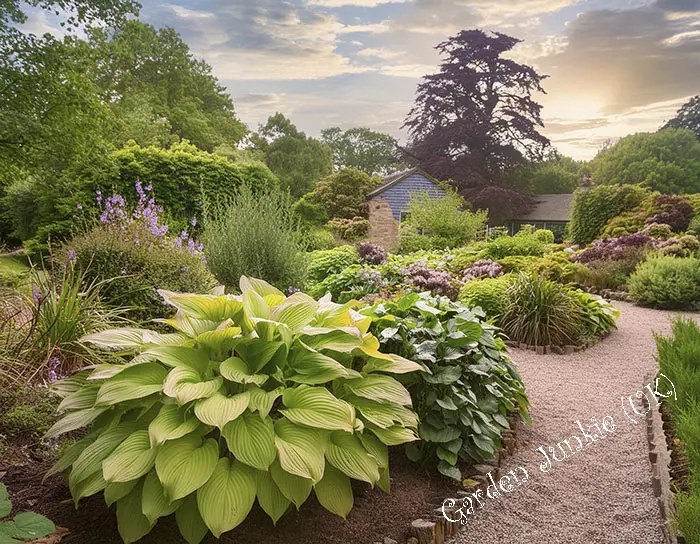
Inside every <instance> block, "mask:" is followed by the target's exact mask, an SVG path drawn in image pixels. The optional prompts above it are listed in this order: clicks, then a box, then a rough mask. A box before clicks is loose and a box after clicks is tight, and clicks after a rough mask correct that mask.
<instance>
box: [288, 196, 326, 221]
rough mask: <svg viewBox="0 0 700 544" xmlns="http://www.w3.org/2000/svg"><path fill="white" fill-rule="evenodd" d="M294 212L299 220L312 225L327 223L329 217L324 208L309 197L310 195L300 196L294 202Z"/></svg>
mask: <svg viewBox="0 0 700 544" xmlns="http://www.w3.org/2000/svg"><path fill="white" fill-rule="evenodd" d="M293 209H294V214H295V215H296V216H297V217H298V218H299V219H300V220H301V222H302V223H305V224H307V225H313V226H321V225H325V224H326V223H328V220H329V219H330V217H328V212H327V211H326V208H325V207H324V206H323V204H321V203H320V202H318V201H317V200H314V199H313V198H311V196H310V195H305V196H303V197H301V198H300V199H299V200H297V201H296V202H295V203H294V206H293Z"/></svg>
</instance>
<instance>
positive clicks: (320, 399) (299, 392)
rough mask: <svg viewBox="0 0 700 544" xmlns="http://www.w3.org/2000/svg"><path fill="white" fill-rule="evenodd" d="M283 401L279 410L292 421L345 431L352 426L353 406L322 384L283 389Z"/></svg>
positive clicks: (353, 417) (352, 427) (353, 425)
mask: <svg viewBox="0 0 700 544" xmlns="http://www.w3.org/2000/svg"><path fill="white" fill-rule="evenodd" d="M282 402H283V403H284V405H285V407H286V409H285V410H280V412H281V413H282V414H284V416H285V417H286V418H287V419H289V420H290V421H292V422H293V423H297V424H299V425H307V426H309V427H316V428H319V429H328V430H341V431H347V432H352V431H353V429H354V428H355V409H354V408H353V407H352V406H351V405H350V404H348V403H347V402H345V401H343V400H340V399H338V398H336V397H335V396H334V395H333V393H331V392H330V391H328V389H326V388H325V387H309V386H307V385H301V386H299V387H296V388H289V389H286V390H285V392H284V394H283V395H282Z"/></svg>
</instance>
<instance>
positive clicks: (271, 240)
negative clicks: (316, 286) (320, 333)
mask: <svg viewBox="0 0 700 544" xmlns="http://www.w3.org/2000/svg"><path fill="white" fill-rule="evenodd" d="M297 226H298V225H297V221H296V219H295V218H294V215H293V213H292V211H291V208H290V202H289V197H288V195H285V194H284V193H281V192H277V191H270V192H261V191H259V192H257V193H255V192H253V190H252V189H251V188H249V187H248V186H243V187H241V188H240V190H239V191H238V192H237V193H236V195H235V196H234V197H232V198H231V199H222V200H220V201H219V202H218V203H216V205H215V206H214V207H213V208H211V209H209V210H207V217H206V222H205V225H204V232H203V233H202V240H203V242H204V246H205V253H206V257H207V263H208V264H209V268H210V269H211V271H212V272H213V273H214V275H215V276H216V278H217V279H218V280H219V281H220V282H221V283H223V284H224V285H226V286H227V287H230V288H235V287H236V286H237V285H238V278H240V277H241V276H244V275H250V276H255V277H259V278H262V279H264V280H265V281H268V282H270V283H271V284H273V285H275V286H277V287H278V288H280V289H287V288H289V287H294V288H297V289H299V288H301V287H303V285H304V279H305V277H306V262H305V256H304V254H303V252H304V250H305V249H306V248H305V246H304V241H303V235H302V233H301V232H299V230H298V229H297Z"/></svg>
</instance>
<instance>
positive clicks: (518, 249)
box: [480, 233, 545, 261]
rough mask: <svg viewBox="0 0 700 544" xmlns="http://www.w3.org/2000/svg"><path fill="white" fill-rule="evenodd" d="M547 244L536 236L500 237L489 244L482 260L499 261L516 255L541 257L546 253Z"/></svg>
mask: <svg viewBox="0 0 700 544" xmlns="http://www.w3.org/2000/svg"><path fill="white" fill-rule="evenodd" d="M544 246H545V244H544V242H542V240H540V239H539V238H538V237H537V236H535V235H534V234H527V233H523V234H517V235H515V236H500V237H498V238H496V239H495V240H490V241H489V242H487V244H486V247H485V248H484V249H483V250H482V251H481V253H480V257H481V258H482V259H492V260H494V261H497V260H499V259H503V258H504V257H512V256H514V255H522V256H535V257H541V256H542V255H544V252H545V247H544Z"/></svg>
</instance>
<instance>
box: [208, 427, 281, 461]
mask: <svg viewBox="0 0 700 544" xmlns="http://www.w3.org/2000/svg"><path fill="white" fill-rule="evenodd" d="M221 434H222V436H223V437H224V438H225V439H226V443H227V444H228V448H229V450H231V451H232V452H233V454H234V455H235V456H236V458H237V459H240V460H241V461H243V462H244V463H245V464H247V465H250V466H251V467H255V468H259V469H261V470H267V468H268V467H269V466H270V465H271V464H272V461H274V460H275V457H276V456H277V450H276V449H275V429H274V425H273V423H272V419H270V418H265V419H261V418H260V417H258V416H256V415H255V414H251V413H247V414H244V415H243V416H241V417H239V418H238V419H235V420H234V421H231V422H230V423H229V424H228V425H226V427H224V430H223V431H222V433H221Z"/></svg>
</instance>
